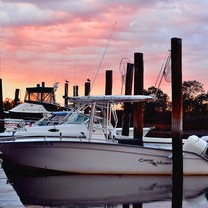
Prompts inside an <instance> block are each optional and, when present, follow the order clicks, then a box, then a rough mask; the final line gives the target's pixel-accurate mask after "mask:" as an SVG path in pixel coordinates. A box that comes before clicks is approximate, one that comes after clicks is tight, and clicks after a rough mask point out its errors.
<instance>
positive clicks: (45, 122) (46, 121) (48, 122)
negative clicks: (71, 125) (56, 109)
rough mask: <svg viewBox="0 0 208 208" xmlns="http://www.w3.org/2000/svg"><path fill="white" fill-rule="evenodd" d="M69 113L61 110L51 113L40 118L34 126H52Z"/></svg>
mask: <svg viewBox="0 0 208 208" xmlns="http://www.w3.org/2000/svg"><path fill="white" fill-rule="evenodd" d="M69 114H71V113H66V112H61V113H53V114H52V115H51V116H47V117H44V118H42V119H41V120H39V121H38V122H37V123H36V126H52V125H58V124H60V123H61V122H62V121H63V120H64V118H65V117H66V116H69Z"/></svg>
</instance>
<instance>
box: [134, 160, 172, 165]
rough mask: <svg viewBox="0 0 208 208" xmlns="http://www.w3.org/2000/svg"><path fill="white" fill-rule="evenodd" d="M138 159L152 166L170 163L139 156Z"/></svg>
mask: <svg viewBox="0 0 208 208" xmlns="http://www.w3.org/2000/svg"><path fill="white" fill-rule="evenodd" d="M138 161H139V162H146V163H149V164H152V165H154V166H158V165H170V164H171V162H164V161H156V160H153V159H144V158H140V159H139V160H138Z"/></svg>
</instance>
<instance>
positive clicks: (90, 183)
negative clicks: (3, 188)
mask: <svg viewBox="0 0 208 208" xmlns="http://www.w3.org/2000/svg"><path fill="white" fill-rule="evenodd" d="M16 173H17V172H16ZM6 174H7V177H8V178H9V181H10V182H11V184H12V185H13V187H14V189H15V190H16V192H17V194H18V195H19V197H20V199H21V201H22V203H23V204H24V205H41V206H69V205H76V206H77V207H78V206H79V205H80V206H83V205H86V206H102V205H118V204H120V205H123V207H126V205H127V204H134V205H137V207H142V205H143V204H145V203H149V202H155V201H167V200H171V197H172V194H171V191H172V182H171V179H172V178H171V177H168V176H166V177H164V176H161V177H160V176H155V177H153V176H124V175H123V176H105V175H57V174H56V175H48V174H36V175H34V174H29V173H27V174H25V172H21V173H20V172H18V174H15V175H14V174H11V171H8V170H7V169H6ZM207 188H208V177H185V178H184V190H183V195H184V199H186V200H187V201H188V203H189V204H190V207H191V205H194V206H193V207H196V206H195V204H197V203H198V204H199V203H202V202H203V203H205V202H207V198H206V196H207V195H206V194H207V190H208V189H207Z"/></svg>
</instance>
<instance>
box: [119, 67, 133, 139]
mask: <svg viewBox="0 0 208 208" xmlns="http://www.w3.org/2000/svg"><path fill="white" fill-rule="evenodd" d="M133 70H134V65H133V64H131V63H127V70H126V83H125V95H131V94H132V82H133V72H134V71H133ZM131 106H132V104H131V103H124V114H123V122H122V135H124V136H129V127H130V121H131Z"/></svg>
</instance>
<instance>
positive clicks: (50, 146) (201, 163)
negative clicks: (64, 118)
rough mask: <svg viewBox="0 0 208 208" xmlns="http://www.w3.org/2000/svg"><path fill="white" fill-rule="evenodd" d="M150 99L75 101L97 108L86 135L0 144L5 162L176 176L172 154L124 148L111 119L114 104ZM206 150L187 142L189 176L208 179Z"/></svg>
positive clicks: (36, 137)
mask: <svg viewBox="0 0 208 208" xmlns="http://www.w3.org/2000/svg"><path fill="white" fill-rule="evenodd" d="M150 99H151V97H150V96H139V95H138V96H96V97H76V98H73V99H72V100H73V101H74V102H75V101H76V102H77V103H80V104H81V103H82V104H83V103H84V108H87V107H88V106H90V107H91V110H90V112H91V114H90V118H89V122H88V123H86V131H85V132H84V131H82V132H80V131H79V130H78V131H77V132H79V133H80V135H76V136H73V137H72V138H71V139H70V138H68V137H66V136H64V135H59V136H50V135H49V136H48V135H46V134H45V135H33V136H20V137H19V138H18V137H11V138H6V139H4V141H1V142H0V151H2V153H3V159H4V160H5V161H10V162H12V163H14V164H17V165H20V166H26V167H30V168H39V169H45V170H54V171H61V172H70V173H82V174H139V175H148V174H149V175H171V174H172V151H171V150H170V149H165V148H159V147H157V148H156V147H141V146H137V145H130V144H120V143H119V140H117V139H115V136H116V132H114V128H112V125H111V123H110V120H111V116H110V115H114V113H110V112H111V110H112V108H111V105H112V103H118V102H144V101H148V100H150ZM96 106H97V107H98V109H99V111H98V110H96ZM82 109H83V106H82ZM103 109H105V111H104V110H103ZM80 111H81V109H77V111H75V112H73V113H72V115H71V116H70V118H71V119H72V120H73V119H74V118H76V116H77V115H79V113H80ZM98 113H99V114H100V115H98ZM74 128H77V127H76V126H75V127H74ZM81 135H82V136H81ZM206 150H207V142H205V141H203V140H201V139H200V138H198V137H196V136H191V137H190V138H189V139H188V140H187V142H186V144H185V145H184V155H183V160H184V175H208V164H207V162H208V160H207V158H206V157H207V155H206Z"/></svg>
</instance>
